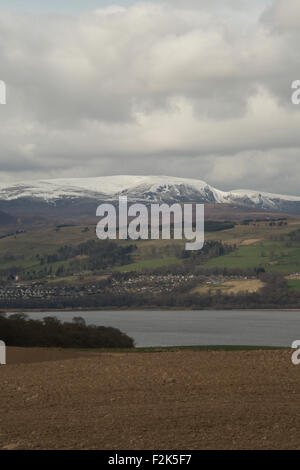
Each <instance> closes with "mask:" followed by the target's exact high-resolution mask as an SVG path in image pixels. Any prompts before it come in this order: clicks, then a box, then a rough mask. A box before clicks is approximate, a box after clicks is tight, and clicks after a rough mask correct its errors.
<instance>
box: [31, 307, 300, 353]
mask: <svg viewBox="0 0 300 470" xmlns="http://www.w3.org/2000/svg"><path fill="white" fill-rule="evenodd" d="M47 315H51V316H56V317H57V318H59V319H60V320H65V321H66V320H68V321H71V320H72V318H73V317H74V316H81V317H83V318H85V320H86V322H87V323H89V324H94V325H103V326H113V327H115V328H119V329H120V330H121V331H124V332H125V333H127V334H128V335H129V336H131V337H132V338H134V340H135V343H136V346H139V347H150V346H193V345H197V346H201V345H203V346H207V345H248V346H252V345H253V346H290V345H291V344H292V342H293V341H294V340H296V339H300V311H282V310H274V311H271V310H268V311H265V310H255V311H250V310H249V311H247V310H235V311H228V310H224V311H222V310H218V311H205V310H202V311H178V310H177V311H166V310H164V311H149V310H147V311H145V310H133V311H125V310H123V311H92V312H91V311H83V310H82V311H80V312H51V313H50V312H49V313H45V312H43V313H37V312H34V313H32V314H30V316H31V318H35V319H38V318H43V317H45V316H47Z"/></svg>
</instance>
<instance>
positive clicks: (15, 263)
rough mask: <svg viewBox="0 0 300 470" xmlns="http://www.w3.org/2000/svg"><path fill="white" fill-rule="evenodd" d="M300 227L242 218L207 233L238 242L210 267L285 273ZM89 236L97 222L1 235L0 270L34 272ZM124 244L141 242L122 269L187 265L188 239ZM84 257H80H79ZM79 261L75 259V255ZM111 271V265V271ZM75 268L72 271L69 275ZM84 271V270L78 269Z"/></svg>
mask: <svg viewBox="0 0 300 470" xmlns="http://www.w3.org/2000/svg"><path fill="white" fill-rule="evenodd" d="M298 228H300V221H299V219H296V218H295V219H288V220H287V221H285V222H284V223H280V222H277V223H275V225H270V223H269V222H265V221H263V222H254V223H251V224H249V225H245V224H243V223H237V224H236V226H235V227H234V228H231V229H228V230H222V231H218V232H207V233H206V234H205V239H206V240H218V241H221V242H222V243H225V244H229V245H231V246H235V247H236V249H235V250H234V251H233V252H231V253H230V254H227V255H225V256H221V257H217V258H214V259H210V260H209V261H207V263H206V264H205V266H207V267H221V268H223V267H226V268H244V269H247V268H255V267H263V268H264V269H266V270H275V271H282V272H286V273H289V272H297V271H298V270H300V242H293V243H290V244H288V243H287V242H288V241H289V238H288V233H290V232H291V231H293V230H296V229H298ZM88 240H97V238H96V234H95V226H92V225H90V226H83V225H82V226H61V227H55V226H54V227H48V228H39V229H32V230H28V231H27V232H24V233H19V234H15V235H11V236H8V237H6V238H2V239H0V270H4V269H6V270H9V269H12V268H14V267H22V269H24V270H25V272H26V273H28V274H29V275H30V274H32V273H33V272H34V271H35V272H39V270H41V269H42V268H41V264H40V257H45V256H47V255H51V254H54V253H56V252H57V250H58V249H59V248H60V247H63V246H65V245H72V246H77V245H79V244H80V243H84V242H86V241H88ZM117 243H119V244H120V245H122V246H126V245H132V244H134V245H136V247H137V249H136V250H135V251H133V253H132V255H131V256H132V262H131V263H129V264H127V265H119V266H118V265H117V266H114V267H113V269H114V270H116V271H120V272H130V271H144V270H149V269H150V270H151V269H155V268H159V267H165V266H169V265H170V266H171V265H175V264H179V265H180V264H181V263H182V262H183V261H182V252H183V250H184V243H185V242H184V241H180V240H179V241H178V240H155V241H151V240H149V241H136V242H133V241H131V240H127V241H118V242H117ZM77 259H78V257H77ZM73 260H74V259H73ZM71 261H72V259H69V260H67V261H56V262H50V263H49V264H47V269H48V270H49V269H51V273H53V274H56V272H57V270H58V269H59V268H61V267H62V266H64V267H65V268H68V266H70V262H71ZM110 271H111V270H110ZM69 274H70V272H68V275H69ZM77 274H78V273H77Z"/></svg>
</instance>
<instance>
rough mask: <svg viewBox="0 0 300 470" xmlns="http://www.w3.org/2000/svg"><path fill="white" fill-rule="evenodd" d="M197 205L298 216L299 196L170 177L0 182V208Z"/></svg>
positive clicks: (115, 177)
mask: <svg viewBox="0 0 300 470" xmlns="http://www.w3.org/2000/svg"><path fill="white" fill-rule="evenodd" d="M120 195H123V196H124V195H126V196H127V197H128V200H129V201H130V202H135V201H139V202H149V203H150V202H167V203H171V202H198V203H220V204H235V205H241V206H246V207H252V208H260V209H268V210H279V211H287V212H299V213H300V197H295V196H284V195H279V194H270V193H266V192H259V191H251V190H235V191H230V192H225V191H221V190H219V189H216V188H214V187H213V186H210V185H209V184H207V183H205V182H204V181H201V180H197V179H189V178H176V177H171V176H128V175H121V176H103V177H95V178H67V179H53V180H39V181H27V182H20V183H13V184H12V183H11V184H7V183H0V208H3V207H5V206H11V205H12V204H13V203H14V204H13V205H16V204H17V205H18V207H20V205H22V203H24V204H25V205H27V207H28V205H30V207H32V205H33V204H34V203H35V204H43V205H45V204H47V205H51V206H57V207H61V206H66V205H69V204H73V205H74V204H76V203H79V202H81V203H83V201H85V202H86V201H90V202H91V201H93V204H95V201H97V203H100V202H102V201H117V200H118V197H119V196H120Z"/></svg>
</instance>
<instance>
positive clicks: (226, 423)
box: [0, 348, 300, 450]
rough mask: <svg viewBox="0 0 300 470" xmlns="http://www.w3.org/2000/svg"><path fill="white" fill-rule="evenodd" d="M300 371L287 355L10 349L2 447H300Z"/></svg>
mask: <svg viewBox="0 0 300 470" xmlns="http://www.w3.org/2000/svg"><path fill="white" fill-rule="evenodd" d="M39 361H41V362H39ZM299 373H300V366H298V367H297V366H294V365H292V363H291V351H289V350H261V351H259V350H256V351H255V350H254V351H253V350H244V351H243V350H241V351H221V350H217V351H213V350H212V351H203V350H173V351H163V350H161V351H160V350H156V351H153V352H145V351H142V352H126V351H124V352H123V351H120V352H84V351H65V350H55V349H54V350H47V349H43V350H40V349H28V350H25V351H24V350H23V349H20V348H8V365H6V366H0V393H1V414H0V449H116V450H122V449H176V450H177V449H178V450H180V449H184V450H186V449H213V448H217V449H298V448H300V385H299Z"/></svg>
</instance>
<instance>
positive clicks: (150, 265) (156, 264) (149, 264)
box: [114, 258, 182, 273]
mask: <svg viewBox="0 0 300 470" xmlns="http://www.w3.org/2000/svg"><path fill="white" fill-rule="evenodd" d="M180 263H182V260H180V259H178V258H158V259H146V260H141V261H137V262H136V263H132V264H127V265H125V266H118V267H117V268H114V271H119V272H122V273H127V272H132V271H146V270H147V269H156V268H161V267H164V266H170V265H173V264H180Z"/></svg>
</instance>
